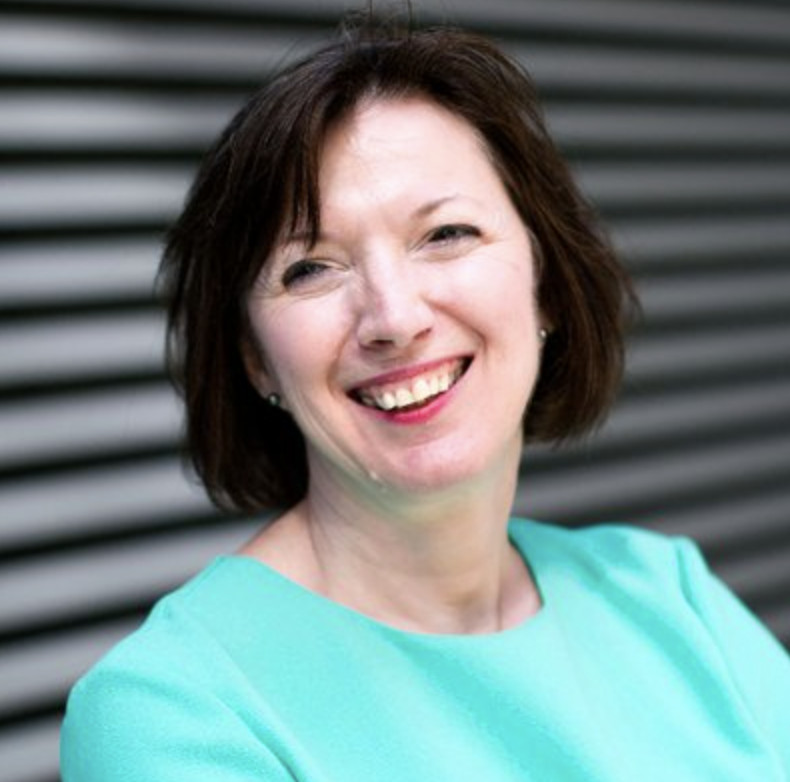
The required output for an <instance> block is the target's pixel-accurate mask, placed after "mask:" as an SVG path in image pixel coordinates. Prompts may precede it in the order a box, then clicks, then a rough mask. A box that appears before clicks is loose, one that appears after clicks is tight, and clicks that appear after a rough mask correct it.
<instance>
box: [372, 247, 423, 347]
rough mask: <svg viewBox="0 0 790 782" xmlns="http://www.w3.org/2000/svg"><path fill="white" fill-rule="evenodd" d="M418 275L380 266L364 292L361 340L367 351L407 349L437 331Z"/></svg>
mask: <svg viewBox="0 0 790 782" xmlns="http://www.w3.org/2000/svg"><path fill="white" fill-rule="evenodd" d="M426 294H427V291H426V290H425V286H424V285H423V283H422V280H421V278H420V274H419V272H418V271H416V270H415V269H413V268H412V267H410V265H409V264H408V262H406V263H403V264H395V263H386V264H376V266H375V268H374V269H370V270H369V271H368V273H367V274H366V275H365V280H364V283H363V285H362V288H361V291H360V302H359V310H358V312H359V315H358V321H357V339H358V340H359V343H360V345H362V346H363V347H366V348H387V347H393V348H405V347H408V346H409V345H410V344H411V343H412V342H413V341H414V340H415V339H418V338H420V337H421V336H423V335H425V334H427V333H428V332H429V331H430V330H431V328H432V327H433V322H434V311H433V308H432V307H431V304H430V301H429V300H428V297H427V295H426Z"/></svg>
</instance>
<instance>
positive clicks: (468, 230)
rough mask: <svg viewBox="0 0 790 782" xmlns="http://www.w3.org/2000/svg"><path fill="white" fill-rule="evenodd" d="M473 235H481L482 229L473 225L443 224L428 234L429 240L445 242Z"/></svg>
mask: <svg viewBox="0 0 790 782" xmlns="http://www.w3.org/2000/svg"><path fill="white" fill-rule="evenodd" d="M448 234H450V235H449V236H448ZM472 236H480V231H479V230H478V229H477V228H475V227H474V226H472V225H442V226H440V227H439V228H437V229H436V230H435V231H433V232H432V233H431V234H430V235H429V236H428V241H429V242H437V243H440V244H444V243H448V242H457V241H460V240H462V239H467V238H469V237H472Z"/></svg>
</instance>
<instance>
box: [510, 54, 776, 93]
mask: <svg viewBox="0 0 790 782" xmlns="http://www.w3.org/2000/svg"><path fill="white" fill-rule="evenodd" d="M508 48H509V51H510V52H511V53H512V54H513V55H514V56H515V57H516V58H517V59H519V60H520V61H521V62H522V63H523V64H524V65H525V66H526V67H527V68H528V70H529V72H530V73H531V74H532V76H533V78H534V79H535V81H536V82H537V84H538V86H539V87H540V88H541V89H543V90H552V91H566V90H570V91H572V92H573V94H578V93H582V92H586V91H589V90H605V91H607V92H622V93H627V94H629V95H631V94H634V93H638V94H639V95H640V97H642V98H645V97H650V96H655V95H665V94H667V93H671V94H672V95H673V96H685V97H687V98H688V97H702V96H704V97H705V98H714V97H716V98H728V99H730V100H732V99H734V98H741V99H744V98H745V99H748V100H749V101H754V100H755V99H757V98H760V99H769V100H786V99H787V98H788V97H790V62H788V61H786V60H777V59H771V58H760V57H748V58H747V57H743V58H740V57H737V56H733V55H719V54H699V53H694V52H684V51H676V52H673V54H672V56H671V57H667V55H666V54H665V53H653V52H649V51H645V50H641V49H634V50H630V51H626V50H616V49H613V48H607V49H601V48H592V47H591V48H585V47H584V46H578V45H577V46H570V45H563V46H555V45H543V44H532V43H530V44H522V43H519V44H513V45H512V46H510V47H508Z"/></svg>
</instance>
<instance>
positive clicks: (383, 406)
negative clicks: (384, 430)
mask: <svg viewBox="0 0 790 782" xmlns="http://www.w3.org/2000/svg"><path fill="white" fill-rule="evenodd" d="M471 363H472V359H470V358H458V359H452V360H450V361H447V362H445V363H444V364H440V365H439V366H437V367H435V368H433V369H431V370H428V371H426V372H423V373H422V374H419V375H415V376H414V377H410V378H408V379H406V380H399V381H396V382H393V383H383V384H381V385H370V386H366V387H365V388H356V389H354V390H353V391H352V392H351V394H350V395H351V397H352V399H354V401H356V402H359V403H360V404H362V405H364V406H365V407H372V408H374V409H376V410H383V411H385V412H402V411H406V410H416V409H418V408H420V407H424V406H425V405H427V404H428V403H429V402H432V401H433V400H434V399H436V398H438V397H440V396H442V395H443V394H446V393H447V392H448V391H449V390H450V389H451V388H452V387H453V386H454V385H455V384H456V383H457V382H458V380H459V379H460V378H461V377H462V376H463V374H464V373H465V372H466V370H467V369H468V368H469V365H470V364H471Z"/></svg>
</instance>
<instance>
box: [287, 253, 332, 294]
mask: <svg viewBox="0 0 790 782" xmlns="http://www.w3.org/2000/svg"><path fill="white" fill-rule="evenodd" d="M325 269H326V265H325V264H323V263H321V262H320V261H312V260H309V259H305V260H303V261H296V263H292V264H291V265H290V266H289V267H288V268H287V269H286V270H285V271H284V272H283V277H282V282H283V286H284V287H286V288H290V287H292V286H294V285H298V284H299V283H300V282H304V281H306V280H307V279H309V278H312V277H317V276H318V275H320V274H321V273H322V272H323V271H324V270H325Z"/></svg>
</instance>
